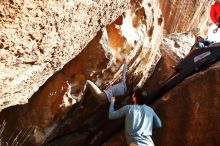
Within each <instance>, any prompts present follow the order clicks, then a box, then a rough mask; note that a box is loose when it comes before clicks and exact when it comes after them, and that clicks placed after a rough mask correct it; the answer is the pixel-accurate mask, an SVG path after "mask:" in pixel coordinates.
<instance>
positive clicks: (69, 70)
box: [0, 0, 163, 145]
mask: <svg viewBox="0 0 220 146" xmlns="http://www.w3.org/2000/svg"><path fill="white" fill-rule="evenodd" d="M148 3H149V4H150V5H149V4H148ZM158 7H159V2H156V1H148V0H146V1H131V3H130V9H127V11H125V12H124V13H123V15H121V16H119V17H118V18H117V19H116V20H115V21H114V22H113V23H110V24H108V25H107V26H106V27H104V28H103V29H102V30H100V31H98V33H97V34H96V36H95V37H94V38H93V39H92V40H91V41H90V42H89V43H88V44H87V46H86V47H85V48H84V49H83V50H82V51H81V53H80V54H78V55H77V56H76V57H75V58H74V59H73V60H71V61H69V62H68V63H67V64H66V65H65V66H64V67H63V69H62V70H60V71H58V72H56V73H55V74H54V75H53V76H52V77H51V78H49V79H48V81H47V82H46V83H45V84H44V85H43V86H41V87H40V88H39V90H38V92H36V93H35V94H34V95H33V96H32V98H31V99H30V100H29V101H28V104H25V105H23V106H14V107H12V108H9V109H5V110H3V111H2V112H1V115H0V119H1V120H6V122H7V125H8V128H6V130H5V131H7V132H6V133H5V135H4V137H5V141H7V137H10V133H11V131H13V130H14V129H16V128H17V127H19V129H28V128H33V129H34V130H33V133H32V134H33V135H32V137H31V138H30V143H29V145H41V144H43V143H44V142H45V140H46V139H47V138H48V137H49V136H50V135H51V134H53V133H54V131H55V130H56V128H57V127H58V125H59V124H60V122H61V121H62V120H63V119H64V118H65V116H66V113H67V112H68V110H69V109H70V108H71V107H72V105H73V104H74V103H75V99H74V98H76V97H77V96H78V94H79V92H80V91H81V90H82V87H83V85H84V82H85V80H86V79H90V80H92V81H94V82H95V83H96V84H97V85H98V86H100V87H101V88H102V89H103V88H106V87H108V86H110V85H111V84H114V83H115V82H117V81H118V80H119V79H120V78H121V71H122V67H121V65H122V60H123V58H125V57H126V58H127V60H128V64H129V66H128V80H129V79H130V83H134V85H137V86H142V85H143V84H144V82H145V81H146V80H147V78H148V77H149V76H150V75H151V74H152V73H153V70H154V68H155V66H156V64H157V62H158V61H159V59H160V57H161V55H160V51H159V46H160V40H161V38H162V35H163V33H162V31H163V20H162V15H161V12H160V9H157V8H158ZM153 10H154V11H153ZM155 10H156V11H155ZM158 20H160V23H158ZM154 29H155V30H154ZM128 30H129V31H128ZM131 36H132V37H131ZM41 79H42V78H41ZM131 79H132V80H131ZM134 80H135V81H134ZM22 94H23V93H22ZM15 111H16V112H15ZM12 113H13V114H12ZM6 115H7V116H6ZM79 120H80V119H79ZM9 125H10V126H9Z"/></svg>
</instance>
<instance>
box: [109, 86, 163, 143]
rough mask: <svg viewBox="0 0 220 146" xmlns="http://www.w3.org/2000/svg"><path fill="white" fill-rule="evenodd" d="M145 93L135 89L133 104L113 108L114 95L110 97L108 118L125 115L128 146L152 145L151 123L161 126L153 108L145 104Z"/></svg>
mask: <svg viewBox="0 0 220 146" xmlns="http://www.w3.org/2000/svg"><path fill="white" fill-rule="evenodd" d="M146 98H147V94H146V92H145V91H143V90H141V89H137V90H136V91H135V93H134V94H133V95H132V101H133V105H126V106H123V107H122V108H120V109H119V110H116V111H115V110H114V103H115V97H112V98H111V104H110V107H109V119H118V118H121V117H125V133H126V141H127V143H128V144H129V146H138V145H142V146H143V145H147V146H154V143H153V140H152V139H151V135H152V128H153V124H155V126H156V127H161V121H160V119H159V117H158V116H157V115H156V113H155V112H154V110H153V109H152V108H151V107H149V106H147V105H145V104H144V103H145V101H146Z"/></svg>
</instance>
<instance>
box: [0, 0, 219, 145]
mask: <svg viewBox="0 0 220 146" xmlns="http://www.w3.org/2000/svg"><path fill="white" fill-rule="evenodd" d="M74 2H75V3H73V2H72V1H65V2H64V1H60V2H57V1H56V2H55V1H48V2H38V1H33V3H30V2H29V1H28V2H27V1H23V2H17V1H15V0H10V1H7V0H3V1H1V2H0V6H1V9H0V23H1V24H3V25H1V26H0V28H1V29H0V35H1V38H0V41H1V42H0V54H1V56H0V57H1V60H2V61H1V63H0V66H1V70H0V71H1V73H2V75H1V76H0V79H1V83H2V84H1V85H0V91H1V92H0V94H1V99H0V102H1V103H3V104H1V105H0V106H1V109H4V108H6V107H8V106H12V105H16V104H19V103H21V102H22V103H25V102H27V99H29V98H30V97H31V98H30V99H29V101H28V104H25V105H17V106H13V107H10V108H7V109H4V110H3V111H2V112H1V114H0V121H3V120H6V122H7V125H6V129H5V132H4V134H3V140H5V141H7V140H8V137H10V136H11V133H12V131H15V129H18V130H17V131H18V132H19V130H20V129H28V128H31V127H33V129H34V130H33V133H32V134H31V137H30V142H29V143H28V144H27V145H29V146H31V145H41V144H42V143H44V141H45V140H46V139H47V138H49V137H53V136H54V135H55V136H56V135H59V134H57V133H56V132H57V129H59V126H60V125H61V124H62V123H63V120H64V121H65V120H66V119H71V118H68V117H67V116H69V114H68V115H67V113H68V111H69V110H70V109H71V108H72V107H73V105H74V103H75V100H74V97H77V96H78V94H79V92H80V91H81V90H82V87H83V84H84V82H85V80H86V79H90V80H92V81H93V82H95V83H96V84H97V85H98V86H99V87H100V88H101V89H104V88H106V87H108V86H110V85H112V84H114V83H116V82H117V81H118V80H119V79H120V77H121V70H122V67H121V65H122V61H121V60H120V58H124V57H126V58H128V60H129V61H128V72H127V79H128V80H129V83H130V84H133V85H134V86H140V87H141V86H142V87H143V88H145V89H147V90H151V89H154V88H157V87H158V86H159V85H160V84H161V83H163V81H164V80H166V79H167V77H169V76H170V75H171V74H172V73H173V70H172V69H171V68H170V66H171V65H175V64H177V62H178V61H177V59H178V58H179V57H184V56H185V55H186V54H187V53H188V52H189V49H190V47H191V46H192V45H193V43H194V37H193V36H192V34H190V33H189V34H188V33H183V34H171V35H167V36H163V33H166V34H169V33H170V32H185V31H191V32H193V33H195V32H198V31H195V29H196V28H197V27H198V24H199V27H200V28H201V29H200V31H201V32H203V31H204V30H205V29H206V26H207V25H206V23H207V21H208V20H207V18H208V17H207V14H208V10H207V7H206V6H207V5H208V4H209V3H210V2H206V1H167V2H165V1H160V2H158V1H155V0H143V1H142V0H131V1H130V5H129V6H128V3H129V1H126V2H125V1H120V2H119V1H115V2H113V1H112V2H111V1H104V0H103V1H83V2H81V1H74ZM191 3H192V4H193V5H191ZM183 4H184V5H188V4H190V6H197V5H198V6H199V7H198V9H196V10H195V9H191V7H190V9H188V8H186V7H183ZM128 7H129V8H128ZM179 7H181V10H180V11H178V10H177V8H179ZM6 10H10V12H12V13H8V12H9V11H6ZM161 11H162V12H161ZM122 12H124V13H123V14H122ZM121 14H122V15H121ZM199 16H202V17H199ZM32 18H34V19H32ZM45 18H47V19H45ZM116 18H117V19H116ZM181 18H182V19H181ZM45 20H47V21H45ZM183 21H184V22H183ZM110 22H112V23H110ZM196 22H198V23H196ZM107 24H108V25H107ZM164 24H165V26H164ZM105 25H107V26H106V27H105ZM12 27H13V28H12ZM15 28H16V29H15ZM25 28H27V29H25ZM101 28H102V29H101ZM161 42H162V44H161ZM160 47H161V50H159V48H160ZM161 56H162V59H161V60H160V58H161ZM159 60H160V61H159ZM158 61H159V63H158ZM157 63H158V64H157ZM156 65H157V67H156V69H155V66H156ZM154 69H155V71H154ZM153 72H154V73H153ZM210 72H212V74H210ZM215 72H218V69H217V68H215V67H211V68H209V70H208V71H206V72H204V73H199V74H196V75H194V76H193V77H191V78H189V79H187V80H186V81H184V82H183V83H181V84H180V85H178V86H177V87H176V88H175V89H174V90H172V91H171V92H169V93H168V94H167V96H166V97H164V100H165V99H167V100H166V101H162V103H161V104H160V105H159V106H158V107H157V109H156V111H158V114H159V116H160V117H161V119H162V122H163V124H164V125H163V128H162V129H160V130H156V131H155V135H154V137H153V138H154V141H155V143H156V145H163V143H168V144H167V145H181V144H183V145H184V144H185V143H187V145H191V144H192V145H202V143H200V142H203V143H206V141H205V139H206V138H207V139H208V140H207V141H208V142H207V143H208V144H207V145H212V144H217V145H218V144H219V143H218V139H217V137H219V132H218V131H219V130H218V129H216V130H214V127H215V126H217V122H216V121H219V119H218V118H211V117H210V113H211V112H212V111H213V113H215V115H216V117H217V116H218V114H219V108H218V103H219V102H218V98H215V101H210V100H209V104H208V105H206V104H207V103H205V99H207V97H208V96H206V97H205V96H204V97H202V99H203V102H204V103H203V102H202V101H201V102H200V100H199V99H198V98H197V95H200V93H201V95H203V94H202V93H203V92H206V91H207V93H206V94H205V95H207V94H208V93H209V92H208V90H204V89H203V90H204V91H201V92H200V91H199V87H200V86H198V84H199V83H197V78H199V77H197V76H200V78H201V80H204V81H203V82H204V84H203V85H204V86H203V85H202V86H203V87H204V88H205V87H206V86H208V85H209V86H210V91H213V92H216V94H217V93H218V91H217V87H218V86H217V85H218V80H217V79H216V81H215V82H214V83H213V84H210V80H211V75H212V76H214V77H215V78H217V74H218V73H215ZM151 75H152V76H151ZM215 75H216V76H215ZM150 76H151V77H150ZM202 76H204V78H202ZM208 76H210V77H208ZM149 77H150V78H149ZM206 77H207V79H208V78H210V80H207V79H206ZM190 81H192V85H193V87H194V86H195V87H194V88H191V82H190ZM193 81H195V83H194V82H193ZM206 81H207V83H206ZM206 84H207V85H206ZM196 85H197V86H196ZM38 88H39V89H38ZM211 89H212V90H211ZM214 89H216V90H215V91H214ZM177 90H178V92H177ZM35 91H37V92H36V93H35ZM181 91H187V92H186V93H182V92H181ZM34 93H35V94H34ZM32 94H33V95H32ZM178 96H181V98H179V97H178ZM183 96H184V97H183ZM213 96H214V97H217V96H216V95H214V93H213ZM87 97H88V98H87V100H88V101H89V102H88V105H87V106H88V107H89V108H88V109H91V111H80V112H82V113H83V112H84V113H85V114H82V115H80V117H79V118H77V117H74V118H73V119H74V121H71V120H69V121H67V122H69V125H68V126H69V127H68V126H67V127H65V128H66V129H62V130H63V131H62V132H63V133H68V131H69V130H71V129H74V128H76V127H77V124H78V123H80V122H81V121H82V119H85V118H87V115H89V114H90V112H92V110H93V109H96V108H97V106H96V101H95V100H94V98H92V97H91V96H90V95H89V93H88V96H87ZM191 101H193V104H192V103H191ZM183 102H184V104H182V103H183ZM203 104H205V105H204V107H206V110H203V108H201V107H200V105H203ZM212 104H214V105H213V106H212V108H208V106H210V105H212ZM194 105H195V106H196V107H194ZM174 108H175V109H174ZM176 109H179V110H178V111H177V112H175V111H176ZM191 113H192V114H191ZM199 115H200V116H199ZM71 116H74V114H72V115H71ZM172 117H175V118H172ZM206 118H210V119H211V121H213V123H214V124H213V127H210V128H208V126H207V125H208V124H207V123H208V121H206V120H204V119H206ZM200 119H201V120H200ZM169 121H170V122H169ZM182 125H183V126H182ZM195 125H201V127H200V126H198V127H197V128H198V129H196V126H195ZM181 126H182V127H181ZM190 128H191V129H193V130H194V131H195V134H194V133H193V132H194V131H193V132H192V131H191V129H190ZM205 130H207V131H208V134H207V133H205ZM168 133H169V134H168ZM174 134H175V135H174ZM181 136H184V137H181ZM181 138H182V139H181ZM202 138H204V139H202ZM58 143H59V141H58ZM104 145H111V146H112V145H115V146H119V145H120V146H122V145H126V142H125V139H124V131H121V132H120V133H117V134H116V135H115V136H114V137H113V138H112V139H110V140H109V141H108V142H106V143H105V144H104Z"/></svg>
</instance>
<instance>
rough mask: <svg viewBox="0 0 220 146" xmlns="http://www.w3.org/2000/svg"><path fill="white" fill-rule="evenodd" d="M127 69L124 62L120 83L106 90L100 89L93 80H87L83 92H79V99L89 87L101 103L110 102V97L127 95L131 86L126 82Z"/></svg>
mask: <svg viewBox="0 0 220 146" xmlns="http://www.w3.org/2000/svg"><path fill="white" fill-rule="evenodd" d="M126 71H127V63H126V62H125V63H124V66H123V71H122V79H121V81H120V82H119V83H118V84H115V85H113V86H111V87H109V88H107V89H105V90H104V91H102V90H100V89H99V87H97V86H96V85H95V84H94V83H93V82H91V81H90V80H87V81H86V83H85V85H84V88H83V90H82V92H81V93H80V94H79V97H78V99H79V100H81V99H82V97H83V96H84V94H85V93H86V90H87V88H88V89H89V90H90V91H91V93H92V94H93V96H95V97H96V99H97V101H98V102H99V103H100V104H101V103H105V102H106V101H109V102H110V98H111V97H112V96H114V97H121V96H126V95H128V94H129V93H130V91H131V88H130V87H128V86H127V84H126Z"/></svg>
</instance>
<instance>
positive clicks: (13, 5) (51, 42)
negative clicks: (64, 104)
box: [0, 0, 129, 109]
mask: <svg viewBox="0 0 220 146" xmlns="http://www.w3.org/2000/svg"><path fill="white" fill-rule="evenodd" d="M128 4H129V1H125V0H120V1H119V0H116V1H109V0H99V1H92V0H83V1H79V0H60V1H55V0H49V1H38V0H22V1H19V0H2V1H0V43H1V45H0V47H1V49H0V60H1V63H0V73H1V76H0V81H1V84H0V97H1V99H0V106H1V107H0V109H3V108H6V107H8V106H12V105H16V104H23V103H26V102H27V100H28V99H29V98H30V97H31V96H32V95H33V93H34V92H36V91H37V90H38V88H39V87H40V86H42V85H43V84H44V83H45V81H46V80H47V79H48V78H49V77H50V76H52V74H54V73H55V72H56V71H58V70H60V69H61V68H62V67H63V66H64V65H65V64H66V63H67V62H68V61H70V60H71V59H73V58H74V57H75V56H76V55H77V54H79V53H80V52H81V51H82V49H83V48H84V47H85V46H86V45H87V44H88V42H89V41H90V40H91V39H92V38H93V37H94V36H95V35H96V33H97V31H99V30H100V29H101V28H102V27H104V26H105V25H107V24H109V23H110V22H112V21H114V20H115V19H116V18H117V17H118V16H120V15H121V14H122V13H123V12H124V11H125V10H126V9H128Z"/></svg>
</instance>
